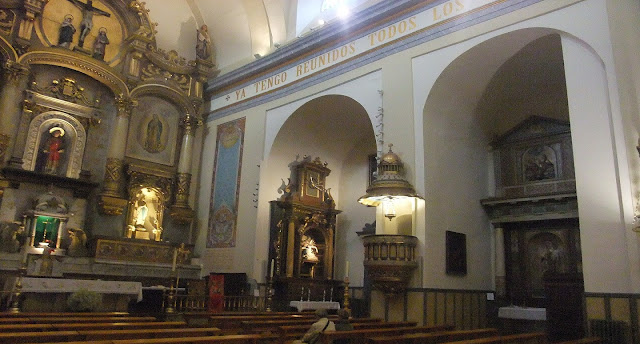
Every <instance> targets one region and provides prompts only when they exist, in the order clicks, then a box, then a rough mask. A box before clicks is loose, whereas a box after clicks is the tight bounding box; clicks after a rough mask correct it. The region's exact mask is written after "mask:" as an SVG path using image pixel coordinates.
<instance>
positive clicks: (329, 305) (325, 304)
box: [289, 301, 340, 312]
mask: <svg viewBox="0 0 640 344" xmlns="http://www.w3.org/2000/svg"><path fill="white" fill-rule="evenodd" d="M289 306H290V307H294V308H297V309H298V312H302V311H304V310H308V309H340V303H338V302H335V301H291V302H289Z"/></svg>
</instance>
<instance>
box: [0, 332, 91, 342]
mask: <svg viewBox="0 0 640 344" xmlns="http://www.w3.org/2000/svg"><path fill="white" fill-rule="evenodd" d="M77 340H84V337H83V336H82V335H80V334H79V333H78V332H76V331H44V332H8V333H5V332H2V333H0V343H2V344H18V343H44V342H54V341H55V342H69V341H77Z"/></svg>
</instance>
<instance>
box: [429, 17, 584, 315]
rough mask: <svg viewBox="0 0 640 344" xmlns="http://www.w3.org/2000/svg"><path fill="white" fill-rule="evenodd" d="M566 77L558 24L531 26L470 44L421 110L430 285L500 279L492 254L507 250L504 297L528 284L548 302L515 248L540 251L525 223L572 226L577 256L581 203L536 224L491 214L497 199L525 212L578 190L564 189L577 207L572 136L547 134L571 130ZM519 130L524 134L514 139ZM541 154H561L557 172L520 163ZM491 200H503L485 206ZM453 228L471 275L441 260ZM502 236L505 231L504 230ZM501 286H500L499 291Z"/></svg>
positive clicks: (475, 284) (540, 228) (570, 242)
mask: <svg viewBox="0 0 640 344" xmlns="http://www.w3.org/2000/svg"><path fill="white" fill-rule="evenodd" d="M564 75H565V74H564V60H563V51H562V43H561V38H560V36H559V35H558V34H554V33H553V32H552V31H551V30H546V29H528V30H520V31H515V32H511V33H508V34H504V35H501V36H498V37H495V38H492V39H490V40H487V41H485V42H483V43H481V44H479V45H477V46H475V47H473V48H472V49H469V50H468V51H466V52H465V53H463V54H462V55H460V56H459V57H458V58H457V59H455V60H454V61H453V62H452V63H451V64H450V65H449V66H447V68H446V69H445V70H444V71H443V72H442V73H441V74H440V76H439V77H438V79H437V81H436V82H435V84H434V86H433V88H432V89H431V92H430V94H429V97H428V98H427V102H426V104H425V107H424V113H423V114H424V152H425V166H424V171H425V176H424V177H425V189H426V191H425V194H426V197H425V202H426V205H425V208H426V215H425V216H426V219H425V220H426V232H425V236H426V237H425V256H426V259H429V260H430V261H433V262H434V264H430V266H425V268H424V269H425V271H424V274H425V276H431V277H427V280H426V281H424V282H425V284H427V285H428V286H433V287H446V288H463V289H468V288H483V287H491V286H492V284H493V283H494V281H493V278H492V277H491V276H492V272H495V274H496V276H495V277H496V280H495V283H496V284H500V283H501V281H499V279H500V278H502V277H503V276H500V275H505V273H503V272H496V271H495V270H494V263H496V264H498V265H500V264H501V262H495V261H492V260H493V259H492V258H493V257H494V254H495V255H496V256H495V257H505V254H506V257H507V261H504V263H505V264H506V276H505V277H506V280H507V286H506V288H507V291H506V295H505V296H506V297H507V298H509V297H511V296H510V294H509V293H510V291H515V290H526V291H527V292H526V293H525V294H526V295H523V296H522V297H524V298H526V301H527V302H528V303H529V305H530V306H531V305H534V304H535V302H534V301H535V300H538V301H540V302H539V303H538V304H542V303H543V301H542V300H539V299H536V298H540V297H541V298H544V292H543V290H540V288H537V287H536V286H540V285H542V282H541V281H538V280H536V281H533V280H531V279H530V278H528V277H527V276H529V277H530V276H533V275H535V274H534V273H527V272H523V271H527V270H530V269H534V268H535V266H528V265H527V259H526V257H525V256H523V257H520V251H518V250H524V251H527V252H528V250H529V249H531V250H534V249H535V248H533V247H531V248H529V247H528V246H527V243H532V242H537V241H535V240H534V241H530V240H529V239H530V238H529V236H527V235H528V234H527V235H524V234H523V233H524V231H527V230H529V231H535V232H536V233H535V234H542V233H547V232H553V233H555V234H558V232H557V231H561V232H562V233H564V231H566V232H568V233H570V234H567V235H558V237H562V238H564V239H566V241H565V242H564V245H565V246H571V247H572V248H573V249H571V252H572V254H573V255H574V256H577V260H578V261H579V259H580V250H579V230H578V224H577V223H578V222H577V209H575V212H573V213H571V214H570V215H567V216H560V215H559V213H558V212H557V211H555V210H552V211H549V212H547V213H544V214H542V215H541V216H540V217H539V218H538V219H537V220H545V221H543V222H541V221H533V218H534V217H535V216H534V214H533V213H530V214H529V215H531V216H530V217H526V216H513V219H511V220H506V219H505V218H504V217H503V218H498V217H496V215H495V213H492V211H491V210H493V209H495V208H497V207H498V206H496V205H495V204H501V203H499V202H500V200H508V199H514V198H518V199H521V201H518V202H520V203H517V204H518V205H519V208H518V209H519V211H521V212H522V211H524V212H527V211H528V212H531V211H532V210H526V207H527V204H528V203H527V201H528V200H531V199H533V197H534V196H539V195H548V194H562V195H565V194H572V195H573V196H567V199H568V200H570V201H567V202H574V204H575V192H576V191H575V190H576V188H575V177H574V176H573V157H572V155H571V146H570V144H571V139H570V133H569V132H564V133H565V134H566V135H565V136H563V139H557V140H556V141H553V140H552V141H553V142H551V143H550V142H549V140H548V139H545V137H547V138H548V137H549V136H550V135H554V134H558V132H554V130H556V129H558V128H563V130H564V128H566V130H567V131H568V130H569V129H568V128H569V110H568V105H567V104H568V100H567V90H566V82H565V77H564ZM534 122H535V123H534ZM536 126H537V127H536ZM536 130H538V131H539V132H538V134H537V135H536V134H534V132H535V131H536ZM517 135H520V139H522V140H524V141H522V140H521V141H520V143H515V142H517V140H516V139H514V137H515V136H517ZM526 140H529V141H526ZM562 140H564V141H562ZM567 141H568V143H567ZM563 144H564V145H563ZM534 151H535V152H546V153H547V154H546V156H548V157H551V158H554V162H553V164H554V165H553V167H554V170H553V173H551V169H547V170H548V171H547V173H544V171H541V172H540V173H539V175H538V174H536V176H537V177H535V178H534V177H533V175H532V174H531V173H533V172H532V171H530V170H527V169H525V168H524V167H523V166H524V164H526V161H523V157H526V156H527V154H529V155H531V154H532V152H534ZM563 163H564V165H566V166H564V165H563ZM569 165H571V166H569ZM518 166H520V167H518ZM562 166H564V167H565V168H564V169H562V170H560V172H564V174H563V173H560V172H558V173H557V174H556V169H558V168H562ZM527 173H529V174H527ZM527 175H530V178H527V177H526V176H527ZM561 177H562V178H561ZM560 183H564V184H563V185H569V186H567V189H566V190H561V189H559V188H557V187H556V186H558V185H560ZM534 187H537V188H538V189H536V190H534ZM554 187H556V188H554ZM516 188H520V189H521V190H520V189H518V190H516ZM545 188H546V189H545ZM483 200H484V201H483ZM486 200H492V202H493V200H497V201H495V202H493V203H490V206H487V204H486V203H484V202H485V201H486ZM481 201H483V203H482V204H481ZM496 202H498V203H496ZM483 205H484V206H485V209H483ZM492 207H494V208H492ZM576 207H577V206H576ZM500 209H501V210H505V209H507V208H500ZM505 211H507V210H505ZM513 211H515V210H513ZM536 215H537V214H536ZM541 224H547V225H546V226H545V225H541ZM492 227H495V228H498V227H500V228H501V229H504V239H502V241H503V242H504V247H505V249H504V250H505V252H494V246H495V244H496V243H495V242H494V240H497V239H496V238H495V237H494V236H493V235H492V233H491V228H492ZM446 231H453V232H459V233H463V234H465V235H466V236H467V247H466V249H467V252H468V254H467V257H468V261H467V263H468V265H469V268H468V273H467V274H466V275H465V276H464V278H460V276H448V275H446V274H445V271H446V267H445V261H444V260H443V259H436V257H443V256H445V244H444V243H445V232H446ZM535 234H534V235H535ZM496 235H497V236H500V237H502V235H503V234H502V231H500V233H498V234H496ZM545 235H546V234H545ZM505 239H506V241H504V240H505ZM576 247H577V249H576ZM432 257H433V258H434V259H430V258H432ZM574 258H575V257H574ZM496 259H497V260H500V259H504V258H496ZM509 259H510V260H509ZM574 261H575V260H574ZM563 266H564V265H563ZM572 268H573V269H572V272H581V271H579V270H580V264H579V263H574V264H573V265H572ZM536 276H537V275H536ZM429 279H431V280H429ZM499 287H500V286H498V285H496V288H498V290H499ZM512 301H513V300H512ZM523 302H525V300H523Z"/></svg>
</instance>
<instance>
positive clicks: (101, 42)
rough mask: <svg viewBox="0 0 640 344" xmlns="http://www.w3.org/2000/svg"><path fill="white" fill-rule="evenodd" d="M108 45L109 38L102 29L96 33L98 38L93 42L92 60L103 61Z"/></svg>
mask: <svg viewBox="0 0 640 344" xmlns="http://www.w3.org/2000/svg"><path fill="white" fill-rule="evenodd" d="M107 44H109V38H108V37H107V29H106V28H104V27H102V28H100V31H98V37H96V40H95V41H94V42H93V58H94V59H97V60H100V61H104V52H105V50H106V48H107Z"/></svg>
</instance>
